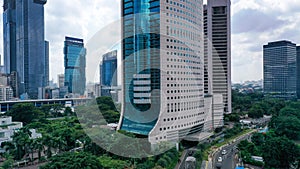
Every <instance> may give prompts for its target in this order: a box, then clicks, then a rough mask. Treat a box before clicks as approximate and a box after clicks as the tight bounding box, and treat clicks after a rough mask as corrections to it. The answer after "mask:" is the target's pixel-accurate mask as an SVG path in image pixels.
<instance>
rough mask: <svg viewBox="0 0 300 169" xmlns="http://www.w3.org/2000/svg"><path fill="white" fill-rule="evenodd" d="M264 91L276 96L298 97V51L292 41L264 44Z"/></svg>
mask: <svg viewBox="0 0 300 169" xmlns="http://www.w3.org/2000/svg"><path fill="white" fill-rule="evenodd" d="M263 50H264V51H263V58H264V61H263V65H264V92H265V94H270V95H273V96H275V97H282V98H287V99H288V98H296V97H297V94H296V90H297V52H296V44H294V43H292V42H290V41H277V42H270V43H268V44H267V45H264V46H263Z"/></svg>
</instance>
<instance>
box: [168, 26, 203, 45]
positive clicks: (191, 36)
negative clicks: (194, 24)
mask: <svg viewBox="0 0 300 169" xmlns="http://www.w3.org/2000/svg"><path fill="white" fill-rule="evenodd" d="M167 35H170V36H173V37H180V38H186V39H188V40H193V41H197V42H198V41H199V39H200V35H198V34H196V33H194V32H191V31H188V30H186V29H182V28H176V27H175V28H172V27H170V26H167Z"/></svg>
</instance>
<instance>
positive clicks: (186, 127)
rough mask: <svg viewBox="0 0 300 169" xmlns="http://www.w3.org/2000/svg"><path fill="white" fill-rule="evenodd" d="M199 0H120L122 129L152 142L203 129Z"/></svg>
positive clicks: (201, 43) (180, 136)
mask: <svg viewBox="0 0 300 169" xmlns="http://www.w3.org/2000/svg"><path fill="white" fill-rule="evenodd" d="M202 9H203V2H202V0H173V1H171V0H164V1H162V0H122V17H123V18H122V19H123V21H122V36H123V37H122V39H123V40H122V59H123V60H122V64H123V85H122V86H123V94H124V95H123V97H124V98H123V104H122V113H121V119H120V126H119V129H120V130H126V131H128V132H133V133H136V134H139V135H144V136H148V138H149V141H150V142H151V143H157V142H161V141H177V140H179V139H181V138H183V137H185V136H186V135H189V134H194V133H196V132H199V131H201V130H202V129H203V125H204V122H205V118H206V115H205V113H204V95H203V89H204V86H203V83H204V82H203V77H204V75H203V72H204V70H203V67H204V65H203V35H202V34H203V33H202V31H203V30H202V20H203V16H202V14H203V11H202Z"/></svg>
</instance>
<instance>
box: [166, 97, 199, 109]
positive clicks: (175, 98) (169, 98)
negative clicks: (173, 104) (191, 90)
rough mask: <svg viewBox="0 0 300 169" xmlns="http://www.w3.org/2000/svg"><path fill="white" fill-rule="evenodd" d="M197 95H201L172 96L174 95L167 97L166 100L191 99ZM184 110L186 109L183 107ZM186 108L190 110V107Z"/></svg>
mask: <svg viewBox="0 0 300 169" xmlns="http://www.w3.org/2000/svg"><path fill="white" fill-rule="evenodd" d="M199 97H201V95H191V96H174V97H167V100H180V99H193V98H199ZM184 110H186V109H184ZM187 110H190V109H187ZM175 112H176V111H175Z"/></svg>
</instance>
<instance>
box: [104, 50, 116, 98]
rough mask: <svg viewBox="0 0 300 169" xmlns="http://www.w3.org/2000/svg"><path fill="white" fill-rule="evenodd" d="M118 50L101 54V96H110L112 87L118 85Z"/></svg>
mask: <svg viewBox="0 0 300 169" xmlns="http://www.w3.org/2000/svg"><path fill="white" fill-rule="evenodd" d="M117 54H118V51H117V50H114V51H111V52H108V53H106V54H104V55H103V59H102V62H101V64H100V84H101V96H111V91H112V87H117V86H118V73H117V68H118V59H117Z"/></svg>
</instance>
